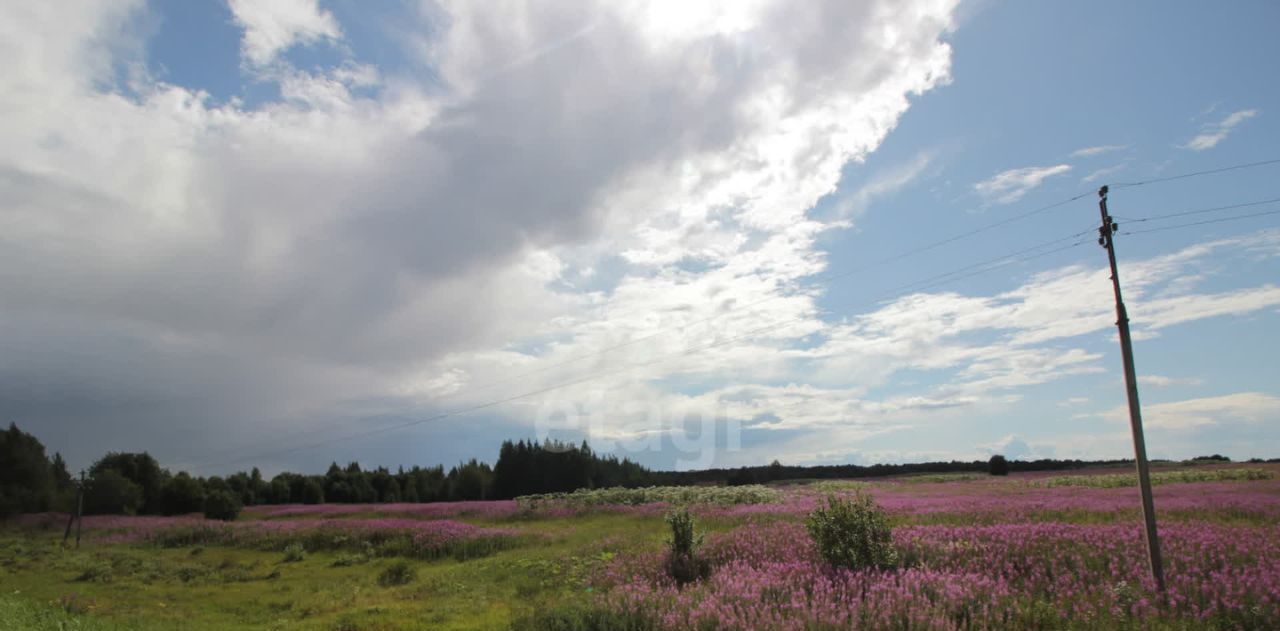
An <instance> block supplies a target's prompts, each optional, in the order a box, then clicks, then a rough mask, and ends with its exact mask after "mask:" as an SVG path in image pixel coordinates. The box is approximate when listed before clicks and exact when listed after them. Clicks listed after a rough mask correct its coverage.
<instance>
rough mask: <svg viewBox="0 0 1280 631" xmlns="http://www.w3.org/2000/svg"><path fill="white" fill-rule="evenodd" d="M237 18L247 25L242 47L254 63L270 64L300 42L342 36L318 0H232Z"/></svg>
mask: <svg viewBox="0 0 1280 631" xmlns="http://www.w3.org/2000/svg"><path fill="white" fill-rule="evenodd" d="M228 4H229V5H230V7H231V13H232V15H234V16H235V20H236V22H237V23H238V24H240V26H241V27H243V28H244V37H243V39H242V40H241V44H240V49H241V54H242V55H243V56H244V58H245V59H246V60H247V61H248V62H249V63H250V64H251V65H253V66H258V67H261V66H266V65H267V64H270V63H271V62H272V61H274V60H275V59H276V56H277V55H279V54H280V53H282V52H284V51H285V50H288V49H289V48H290V47H292V46H294V45H297V44H315V43H318V42H322V41H326V40H338V39H341V38H342V30H341V29H340V28H339V27H338V21H337V20H335V19H334V17H333V14H332V13H330V12H329V11H327V10H324V9H321V8H320V5H319V2H318V0H228Z"/></svg>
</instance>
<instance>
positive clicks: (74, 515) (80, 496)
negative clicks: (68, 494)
mask: <svg viewBox="0 0 1280 631" xmlns="http://www.w3.org/2000/svg"><path fill="white" fill-rule="evenodd" d="M83 506H84V470H83V469H82V470H81V471H80V481H79V482H78V483H77V484H76V505H75V507H74V508H72V509H71V510H69V511H67V529H66V530H65V531H63V532H62V545H64V546H65V545H67V539H69V538H71V524H74V523H76V522H77V521H79V519H80V511H81V509H82V507H83ZM76 547H77V548H78V547H80V529H79V528H78V527H77V528H76Z"/></svg>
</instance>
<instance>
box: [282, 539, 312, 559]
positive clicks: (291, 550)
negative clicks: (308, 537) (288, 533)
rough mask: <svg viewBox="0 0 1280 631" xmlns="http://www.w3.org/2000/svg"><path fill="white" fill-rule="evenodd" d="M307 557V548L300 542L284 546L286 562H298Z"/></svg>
mask: <svg viewBox="0 0 1280 631" xmlns="http://www.w3.org/2000/svg"><path fill="white" fill-rule="evenodd" d="M305 558H307V550H306V548H303V547H302V544H300V543H291V544H289V545H287V546H285V547H284V562H285V563H297V562H298V561H301V560H303V559H305Z"/></svg>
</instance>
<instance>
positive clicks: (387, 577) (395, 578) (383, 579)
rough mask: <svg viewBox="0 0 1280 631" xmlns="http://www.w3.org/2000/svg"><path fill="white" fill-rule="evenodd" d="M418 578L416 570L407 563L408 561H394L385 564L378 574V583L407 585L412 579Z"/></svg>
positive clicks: (387, 585) (392, 585) (385, 585)
mask: <svg viewBox="0 0 1280 631" xmlns="http://www.w3.org/2000/svg"><path fill="white" fill-rule="evenodd" d="M416 578H418V572H417V571H416V570H414V569H413V566H412V565H409V562H408V561H396V562H395V563H392V564H391V565H388V566H387V569H385V570H383V571H382V573H381V574H379V575H378V584H379V585H381V586H383V587H395V586H396V585H408V584H409V583H412V582H413V581H414V579H416Z"/></svg>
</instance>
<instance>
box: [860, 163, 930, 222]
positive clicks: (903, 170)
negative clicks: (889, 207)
mask: <svg viewBox="0 0 1280 631" xmlns="http://www.w3.org/2000/svg"><path fill="white" fill-rule="evenodd" d="M932 161H933V153H932V152H929V151H922V152H920V153H918V154H916V156H915V157H914V158H912V159H911V160H909V161H907V162H905V163H902V164H899V165H896V166H894V167H893V168H890V169H888V170H885V171H883V172H880V173H877V174H875V175H873V176H872V177H871V179H870V180H869V181H867V183H865V184H863V185H862V186H861V187H859V188H858V190H856V191H854V192H853V193H851V194H849V195H846V196H845V197H843V198H842V199H841V200H840V202H839V203H838V204H837V206H836V213H837V215H839V216H840V217H852V216H856V215H859V214H861V213H862V212H863V211H865V210H866V209H867V207H868V206H870V205H871V203H872V202H873V201H875V199H876V198H879V197H884V196H886V195H890V194H893V193H896V192H897V191H899V190H902V189H903V188H905V187H906V186H907V185H909V184H911V183H912V182H915V181H916V179H917V178H919V177H920V174H921V173H923V172H924V170H925V169H926V168H928V167H929V164H930V163H931V162H932Z"/></svg>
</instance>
